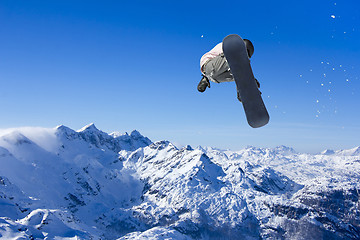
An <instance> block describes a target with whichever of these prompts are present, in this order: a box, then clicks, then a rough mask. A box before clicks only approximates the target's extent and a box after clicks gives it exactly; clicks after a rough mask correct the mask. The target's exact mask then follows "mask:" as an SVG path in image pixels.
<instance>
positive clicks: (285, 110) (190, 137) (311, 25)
mask: <svg viewBox="0 0 360 240" xmlns="http://www.w3.org/2000/svg"><path fill="white" fill-rule="evenodd" d="M232 33H236V34H239V35H241V36H242V37H243V38H248V39H250V40H251V41H252V42H253V44H254V46H255V53H254V55H253V58H252V66H253V71H254V74H255V77H257V79H258V80H259V81H260V83H261V91H262V92H263V98H264V101H265V104H266V106H267V108H268V110H269V113H270V123H269V124H268V125H267V126H265V127H263V128H260V129H252V128H251V127H249V126H248V124H247V122H246V119H245V115H244V112H243V109H242V106H241V104H240V103H239V102H238V101H237V99H236V89H235V83H223V84H212V86H211V88H210V89H208V90H207V91H206V92H205V93H202V94H201V93H199V92H197V90H196V87H197V84H198V82H199V80H200V79H201V75H200V71H199V60H200V58H201V56H202V55H203V54H204V53H205V52H207V51H209V50H210V49H211V48H212V47H213V46H215V44H217V43H218V42H220V41H222V39H223V38H224V37H225V36H226V35H228V34H232ZM359 42H360V3H359V2H358V1H355V0H354V1H350V0H348V1H308V0H305V1H297V2H296V3H294V2H291V1H276V2H273V1H227V2H226V3H225V2H220V1H176V2H175V1H136V0H135V1H134V0H132V1H60V0H58V1H36V0H35V1H17V0H3V1H1V2H0V83H1V88H0V98H1V102H0V107H1V114H2V117H1V118H0V128H10V127H20V126H42V127H55V126H57V125H59V124H64V125H66V126H68V127H70V128H73V129H79V128H81V127H82V126H84V125H86V124H88V123H91V122H93V123H95V125H96V126H97V127H98V128H99V129H101V130H103V131H106V132H112V131H120V132H125V131H128V132H130V131H132V130H133V129H137V130H139V131H140V132H141V133H142V134H143V135H145V136H147V137H149V138H150V139H151V140H153V141H156V140H163V139H166V140H170V141H172V142H174V143H175V144H178V145H186V144H189V145H192V146H193V147H196V146H198V145H202V146H213V147H219V148H225V149H232V150H238V149H241V148H243V147H246V146H248V145H253V146H258V147H274V146H277V145H287V146H291V147H294V148H295V149H296V150H298V151H304V152H318V151H321V150H323V149H326V148H333V149H343V148H352V147H355V146H359V145H360V136H359V133H360V123H359V120H358V119H360V113H359V110H358V105H359V103H360V101H359V100H360V95H359V94H360V92H359V90H360V80H359V77H360V74H359V73H360V70H359V67H360V60H359V56H360V55H359V53H360V45H359V44H358V43H359Z"/></svg>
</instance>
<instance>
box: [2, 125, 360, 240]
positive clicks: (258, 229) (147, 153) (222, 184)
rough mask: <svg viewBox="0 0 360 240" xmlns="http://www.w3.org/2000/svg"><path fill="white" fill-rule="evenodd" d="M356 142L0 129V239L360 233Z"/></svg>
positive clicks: (359, 160) (286, 236)
mask: <svg viewBox="0 0 360 240" xmlns="http://www.w3.org/2000/svg"><path fill="white" fill-rule="evenodd" d="M359 197H360V147H356V148H353V149H348V150H325V151H323V152H321V153H318V154H306V153H298V152H296V151H295V150H294V149H292V148H290V147H286V146H279V147H276V148H258V147H253V146H249V147H247V148H245V149H242V150H240V151H230V150H221V149H216V148H210V147H200V146H199V147H196V148H192V147H191V146H185V147H183V148H177V147H176V146H175V145H174V144H172V143H171V142H169V141H157V142H152V141H151V140H150V139H148V138H147V137H144V136H142V135H141V134H140V133H139V132H138V131H133V132H131V133H130V134H128V133H125V134H121V133H111V134H108V133H105V132H103V131H101V130H99V129H97V128H96V127H95V125H94V124H90V125H87V126H85V127H84V128H82V129H80V130H78V131H75V130H72V129H70V128H68V127H66V126H63V125H61V126H58V127H56V128H51V129H49V128H31V127H30V128H18V129H7V130H3V131H1V134H0V238H1V239H121V240H124V239H360V201H359Z"/></svg>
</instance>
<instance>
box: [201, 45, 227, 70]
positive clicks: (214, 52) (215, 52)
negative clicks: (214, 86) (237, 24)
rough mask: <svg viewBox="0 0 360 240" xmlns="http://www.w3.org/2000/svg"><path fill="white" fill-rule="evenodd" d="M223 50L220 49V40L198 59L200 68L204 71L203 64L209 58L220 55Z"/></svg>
mask: <svg viewBox="0 0 360 240" xmlns="http://www.w3.org/2000/svg"><path fill="white" fill-rule="evenodd" d="M222 52H223V49H222V42H221V43H218V44H217V45H216V46H215V47H214V48H213V49H211V50H210V51H209V52H207V53H205V54H204V55H203V56H202V57H201V59H200V70H201V72H202V73H204V66H205V63H207V62H208V61H209V60H211V59H213V58H214V57H216V56H218V55H220V54H221V53H222Z"/></svg>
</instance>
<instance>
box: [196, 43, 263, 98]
mask: <svg viewBox="0 0 360 240" xmlns="http://www.w3.org/2000/svg"><path fill="white" fill-rule="evenodd" d="M244 42H245V46H246V49H247V53H248V57H249V58H251V56H252V55H253V53H254V45H253V44H252V42H251V41H250V40H248V39H244ZM200 70H201V73H202V79H201V81H200V82H199V84H198V87H197V89H198V91H199V92H204V91H205V90H206V88H207V87H208V88H210V81H212V82H215V83H222V82H232V81H234V78H233V76H232V74H231V72H230V68H229V65H228V63H227V61H226V59H225V56H224V53H223V43H222V42H221V43H218V44H217V45H216V46H215V47H214V48H213V49H211V50H210V51H209V52H207V53H205V54H204V55H203V56H202V57H201V59H200ZM209 80H210V81H209ZM255 80H256V84H257V86H258V88H260V83H259V82H258V80H257V79H255ZM238 99H239V100H240V101H241V99H240V96H239V93H238Z"/></svg>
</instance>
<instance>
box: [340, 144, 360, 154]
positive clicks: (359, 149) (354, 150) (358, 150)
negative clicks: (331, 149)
mask: <svg viewBox="0 0 360 240" xmlns="http://www.w3.org/2000/svg"><path fill="white" fill-rule="evenodd" d="M336 154H337V155H341V156H359V155H360V146H359V147H355V148H352V149H348V150H340V151H337V152H336Z"/></svg>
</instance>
